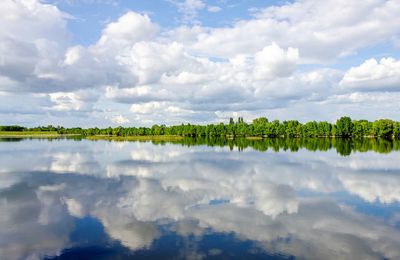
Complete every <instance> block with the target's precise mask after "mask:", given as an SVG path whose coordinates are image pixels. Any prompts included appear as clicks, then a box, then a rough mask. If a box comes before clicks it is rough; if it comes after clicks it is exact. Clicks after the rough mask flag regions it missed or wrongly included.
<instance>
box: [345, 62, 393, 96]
mask: <svg viewBox="0 0 400 260" xmlns="http://www.w3.org/2000/svg"><path fill="white" fill-rule="evenodd" d="M340 85H341V86H342V87H343V88H349V89H355V90H367V91H368V90H372V91H374V90H375V91H400V61H398V60H395V59H394V58H382V59H381V60H380V61H379V62H378V61H377V60H375V59H369V60H366V61H365V62H364V63H363V64H361V65H360V66H358V67H352V68H350V69H349V70H348V71H347V72H346V73H345V74H344V77H343V79H342V80H341V81H340Z"/></svg>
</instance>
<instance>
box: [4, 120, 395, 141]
mask: <svg viewBox="0 0 400 260" xmlns="http://www.w3.org/2000/svg"><path fill="white" fill-rule="evenodd" d="M0 131H3V132H4V131H14V132H21V133H23V132H27V131H39V132H54V131H56V132H57V133H58V134H60V135H66V134H75V135H82V136H117V137H127V136H186V137H204V136H213V137H228V138H234V137H344V138H349V137H351V138H360V137H384V138H399V137H400V122H396V121H393V120H390V119H379V120H376V121H374V122H370V121H367V120H352V119H351V118H350V117H347V116H344V117H341V118H340V119H338V120H337V121H336V123H329V122H327V121H321V122H317V121H310V122H307V123H304V124H302V123H300V122H299V121H297V120H288V121H279V120H273V121H269V120H268V119H267V118H265V117H260V118H257V119H254V120H253V121H252V122H251V123H247V122H245V121H244V120H243V118H241V117H239V118H238V120H237V121H234V120H233V118H231V119H230V120H229V122H228V123H219V124H208V125H194V124H181V125H173V126H166V125H153V126H152V127H121V126H120V127H114V128H112V127H108V128H97V127H95V128H86V129H84V128H80V127H75V128H64V127H60V126H57V127H54V126H51V125H50V126H47V127H43V126H42V127H35V128H25V127H22V126H0Z"/></svg>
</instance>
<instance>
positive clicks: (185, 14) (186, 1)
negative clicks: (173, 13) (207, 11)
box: [168, 0, 206, 24]
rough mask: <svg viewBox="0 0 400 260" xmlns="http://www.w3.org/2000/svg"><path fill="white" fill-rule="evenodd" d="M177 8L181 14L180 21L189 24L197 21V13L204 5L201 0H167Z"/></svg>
mask: <svg viewBox="0 0 400 260" xmlns="http://www.w3.org/2000/svg"><path fill="white" fill-rule="evenodd" d="M168 1H169V2H170V3H172V4H173V5H175V6H176V7H177V8H178V12H180V13H181V14H182V22H183V23H189V24H196V23H199V21H198V20H197V19H196V18H197V13H198V11H199V10H202V9H204V8H205V7H206V4H205V3H204V2H203V0H183V1H180V0H168Z"/></svg>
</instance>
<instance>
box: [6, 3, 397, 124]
mask: <svg viewBox="0 0 400 260" xmlns="http://www.w3.org/2000/svg"><path fill="white" fill-rule="evenodd" d="M170 2H171V3H173V5H175V6H176V7H177V8H178V11H179V12H180V13H181V14H182V15H183V19H184V23H186V25H180V26H178V27H176V28H173V27H172V28H162V27H160V26H159V25H157V24H156V23H155V22H153V21H152V20H151V19H150V17H149V16H148V15H145V14H140V13H136V12H133V11H127V12H126V13H125V14H123V15H121V16H120V17H119V18H117V19H116V20H115V21H112V22H110V23H108V24H107V25H105V26H104V29H103V30H102V31H101V35H100V36H99V38H98V40H97V41H96V42H94V43H93V44H92V45H89V46H81V45H75V46H74V45H71V44H70V42H69V39H70V38H71V35H69V32H68V31H67V23H68V19H69V17H70V16H69V15H68V14H65V13H63V12H62V11H60V10H59V9H57V8H56V7H55V6H53V5H51V4H45V3H43V2H40V1H33V0H32V1H22V0H19V1H11V0H7V1H2V2H1V3H0V26H1V27H2V28H4V30H1V32H0V93H10V92H21V93H42V94H44V96H40V95H39V96H32V98H30V99H31V100H30V101H29V102H27V104H24V105H22V107H23V109H22V108H21V106H19V107H17V106H16V105H15V103H14V105H12V104H11V106H12V107H13V108H12V109H10V108H9V107H8V105H1V104H0V109H2V110H4V111H6V110H7V111H8V112H10V111H11V110H14V111H16V113H17V114H20V117H21V118H22V117H24V116H23V115H22V112H24V111H29V110H31V111H35V113H36V112H37V113H46V112H49V113H51V114H52V115H57V116H62V115H64V116H65V115H68V117H70V118H71V122H73V121H74V117H77V116H79V114H81V115H82V114H84V115H86V116H87V113H91V116H92V117H95V116H98V118H102V119H103V120H104V118H106V117H107V118H108V119H110V120H112V118H113V117H112V116H113V115H122V114H123V115H126V114H125V113H124V111H122V110H121V109H126V106H127V105H124V104H129V106H132V105H134V106H132V107H133V108H132V109H133V110H134V111H135V112H134V113H135V115H136V117H135V119H133V118H130V120H132V122H133V123H136V122H137V121H136V120H147V122H154V121H155V120H156V119H157V120H161V121H162V122H163V123H172V122H178V123H180V122H182V121H185V120H190V121H197V122H213V121H215V120H218V115H216V114H215V113H214V112H215V111H219V113H221V114H224V113H225V114H232V113H233V112H238V113H239V114H240V115H246V116H248V117H250V118H252V117H255V116H259V115H265V114H266V113H272V114H273V115H274V116H275V115H276V116H279V117H284V118H287V117H295V116H299V119H302V118H305V117H307V116H304V115H301V113H300V111H305V112H304V113H309V111H315V109H313V107H315V106H316V105H319V104H322V105H323V106H324V111H322V110H321V111H320V114H318V115H317V114H314V115H315V116H316V117H317V116H318V119H319V118H323V119H328V120H331V119H332V118H331V116H333V115H336V114H339V113H340V112H341V111H343V113H346V114H350V115H352V114H354V115H359V114H360V113H361V110H362V109H361V106H365V107H368V105H373V102H374V101H373V100H372V99H373V97H372V96H371V94H362V93H361V92H367V91H374V93H376V94H375V95H376V96H377V97H378V96H379V97H380V98H384V99H385V100H387V97H384V96H385V94H383V93H382V92H383V91H391V92H396V91H398V90H399V85H400V84H399V83H400V76H399V75H400V73H399V70H400V69H399V66H400V65H399V64H400V62H399V61H398V60H396V59H394V58H383V59H381V60H380V61H376V60H374V59H371V60H367V61H365V62H364V63H363V64H361V65H360V66H357V67H353V68H351V69H348V70H347V71H345V72H342V71H340V70H337V69H330V68H329V66H328V65H321V64H328V62H336V64H333V65H334V66H335V67H338V66H337V65H340V63H341V57H344V56H349V55H350V54H352V55H356V54H357V51H358V50H361V49H363V48H364V47H374V46H376V45H377V44H379V43H385V44H390V42H391V41H392V40H393V39H396V37H397V35H398V33H399V32H400V30H399V28H400V27H399V26H398V25H399V24H400V20H399V17H398V15H397V13H398V12H399V11H400V5H399V3H398V1H383V0H374V1H358V0H357V1H344V0H340V1H334V0H328V1H317V0H305V1H295V2H288V3H284V4H282V5H279V6H271V7H268V8H264V9H263V8H261V9H259V10H258V11H257V12H255V13H253V16H252V17H251V18H250V19H246V20H244V19H243V20H237V21H235V22H233V23H231V24H230V25H229V24H228V25H225V26H223V27H218V26H216V27H205V26H201V25H200V23H199V21H197V18H198V13H199V12H200V11H203V10H204V11H206V10H208V11H211V12H212V11H217V9H218V8H215V7H216V6H209V5H207V4H206V3H205V2H204V1H200V0H187V1H170ZM193 24H195V25H193ZM15 32H19V33H15ZM72 37H73V36H72ZM388 56H390V55H388ZM349 59H350V58H349ZM306 63H307V64H309V65H307V66H309V67H307V66H304V65H305V64H306ZM339 67H340V66H339ZM83 93H91V94H90V95H91V96H92V98H89V97H86V96H85V97H84V94H83ZM344 93H345V94H346V95H344ZM4 95H5V94H3V96H4ZM85 95H86V94H85ZM88 95H89V94H88ZM367 96H368V97H367ZM43 97H47V99H48V100H47V101H44V99H46V98H43ZM3 99H4V98H3ZM33 99H38V100H36V101H33ZM389 99H390V98H389ZM360 100H364V101H360ZM391 100H393V98H391ZM318 102H319V103H318ZM120 103H121V104H120ZM156 103H162V104H164V105H163V106H162V108H159V110H162V109H164V111H167V109H169V111H170V112H171V111H172V112H174V113H173V114H174V115H175V117H174V118H169V117H168V118H162V117H159V116H157V115H156V114H154V113H141V111H147V109H146V108H145V107H146V106H147V107H149V108H150V107H153V106H154V104H156ZM6 104H10V101H8V102H6ZM38 104H40V105H38ZM145 104H147V105H145ZM339 104H341V105H342V109H337V106H339ZM6 106H7V108H6ZM28 106H31V107H28ZM345 106H346V109H347V110H346V109H344V107H345ZM96 107H99V108H100V110H103V112H101V111H100V110H96V109H95V108H96ZM136 107H137V108H136ZM139 107H140V109H139ZM299 107H302V108H301V109H299ZM154 109H155V108H153V110H154ZM272 109H274V111H272ZM377 109H378V111H371V112H370V114H369V115H370V118H374V117H375V116H379V114H381V115H390V116H389V117H393V118H394V119H396V117H398V113H396V109H392V112H391V113H390V112H389V109H388V108H381V109H379V108H377ZM106 110H107V111H112V113H113V114H111V113H110V114H107V113H108V112H107V113H106V112H104V111H106ZM333 111H334V112H333ZM379 111H380V112H379ZM8 112H7V114H9V113H8ZM378 112H379V113H378ZM24 113H25V112H24ZM96 113H98V114H96ZM100 113H103V114H102V115H100ZM139 115H142V117H138V116H139ZM145 116H147V118H145ZM25 119H26V117H25V118H23V121H24V122H25V121H26V120H25ZM64 119H66V117H64ZM312 119H314V118H312ZM8 120H12V121H13V122H14V117H12V118H11V117H10V116H9V117H8ZM21 120H22V119H21ZM96 122H97V121H96ZM32 123H34V122H33V121H32ZM49 123H51V122H49ZM139 123H141V122H139Z"/></svg>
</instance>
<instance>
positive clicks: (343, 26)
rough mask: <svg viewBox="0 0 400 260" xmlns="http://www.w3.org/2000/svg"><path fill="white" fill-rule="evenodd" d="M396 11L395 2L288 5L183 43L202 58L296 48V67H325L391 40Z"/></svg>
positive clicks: (342, 0) (398, 5) (315, 0)
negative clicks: (313, 64) (310, 64)
mask: <svg viewBox="0 0 400 260" xmlns="http://www.w3.org/2000/svg"><path fill="white" fill-rule="evenodd" d="M399 11H400V3H399V2H398V1H395V0H392V1H385V0H376V1H362V0H357V1H346V0H340V1H337V0H328V1H318V0H306V1H295V2H288V3H285V4H283V5H280V6H272V7H268V8H265V9H263V10H262V11H260V12H259V13H257V14H256V16H255V17H254V18H253V19H249V20H240V21H238V22H236V23H234V24H232V25H231V26H226V27H223V28H208V29H207V30H206V31H204V32H203V33H200V34H198V35H197V37H196V38H197V42H195V43H194V44H193V45H191V44H190V43H189V44H190V47H191V48H192V49H193V50H194V51H196V52H198V53H200V54H202V55H207V56H217V57H225V58H230V57H233V56H235V55H237V54H252V53H255V52H257V51H259V50H261V49H262V48H263V46H265V45H269V44H271V42H276V43H277V44H278V45H280V46H282V47H284V48H287V47H290V46H292V47H295V48H298V49H299V52H300V55H301V57H302V62H326V61H332V60H335V59H337V58H339V57H342V56H347V55H349V54H352V53H354V52H356V51H357V50H358V49H360V48H363V47H367V46H373V45H375V44H377V43H380V42H387V41H391V38H392V37H395V36H396V35H397V34H398V33H399V26H398V25H399V23H400V18H399V16H398V15H397V13H398V12H399ZM371 32H373V33H371Z"/></svg>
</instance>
